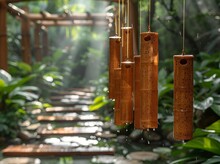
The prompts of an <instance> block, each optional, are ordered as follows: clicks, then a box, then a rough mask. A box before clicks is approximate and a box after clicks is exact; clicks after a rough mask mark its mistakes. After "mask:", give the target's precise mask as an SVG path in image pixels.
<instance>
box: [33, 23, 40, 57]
mask: <svg viewBox="0 0 220 164" xmlns="http://www.w3.org/2000/svg"><path fill="white" fill-rule="evenodd" d="M40 37H41V25H40V24H38V23H36V25H35V29H34V50H35V51H34V53H35V54H34V55H35V60H36V61H41V60H42V47H41V44H40Z"/></svg>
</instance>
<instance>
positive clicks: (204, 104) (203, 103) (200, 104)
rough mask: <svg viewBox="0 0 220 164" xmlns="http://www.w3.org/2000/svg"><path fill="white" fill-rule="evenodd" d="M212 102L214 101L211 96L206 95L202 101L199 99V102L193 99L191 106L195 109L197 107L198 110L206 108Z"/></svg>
mask: <svg viewBox="0 0 220 164" xmlns="http://www.w3.org/2000/svg"><path fill="white" fill-rule="evenodd" d="M213 102H214V99H213V97H208V98H207V99H205V100H204V101H201V102H198V101H194V104H193V107H194V108H195V109H199V110H206V109H208V108H209V107H210V106H212V104H213Z"/></svg>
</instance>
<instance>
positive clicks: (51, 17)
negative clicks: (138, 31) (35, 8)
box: [8, 3, 114, 22]
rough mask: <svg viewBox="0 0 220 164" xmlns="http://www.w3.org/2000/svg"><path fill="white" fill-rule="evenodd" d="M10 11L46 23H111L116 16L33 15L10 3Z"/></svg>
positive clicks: (88, 14)
mask: <svg viewBox="0 0 220 164" xmlns="http://www.w3.org/2000/svg"><path fill="white" fill-rule="evenodd" d="M8 11H9V12H10V13H11V14H12V15H14V16H19V17H22V18H27V19H29V20H30V21H35V22H37V21H39V20H40V21H45V20H50V21H66V20H71V21H73V20H102V21H103V20H105V21H109V22H111V21H112V19H113V17H114V14H113V13H91V14H90V13H73V14H70V15H69V14H65V13H64V14H63V15H58V14H49V13H47V14H44V13H41V14H33V13H27V12H25V11H24V10H22V9H20V8H18V7H17V6H15V5H13V4H11V3H9V4H8Z"/></svg>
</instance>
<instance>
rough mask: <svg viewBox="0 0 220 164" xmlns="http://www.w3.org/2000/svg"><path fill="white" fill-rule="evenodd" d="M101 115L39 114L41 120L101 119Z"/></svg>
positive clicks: (74, 120) (38, 118)
mask: <svg viewBox="0 0 220 164" xmlns="http://www.w3.org/2000/svg"><path fill="white" fill-rule="evenodd" d="M100 119H101V118H100V117H99V116H94V115H79V116H37V121H40V122H70V121H71V122H77V121H100Z"/></svg>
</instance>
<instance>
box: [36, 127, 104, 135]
mask: <svg viewBox="0 0 220 164" xmlns="http://www.w3.org/2000/svg"><path fill="white" fill-rule="evenodd" d="M100 131H102V129H101V128H100V127H65V128H55V129H48V128H44V129H42V130H41V131H39V132H38V134H39V135H41V136H44V137H45V136H50V135H70V136H73V135H89V134H95V133H97V132H100Z"/></svg>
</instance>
